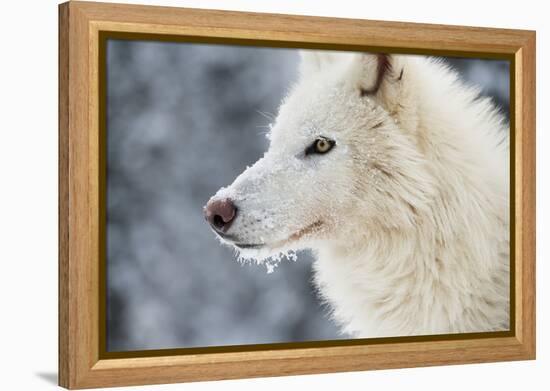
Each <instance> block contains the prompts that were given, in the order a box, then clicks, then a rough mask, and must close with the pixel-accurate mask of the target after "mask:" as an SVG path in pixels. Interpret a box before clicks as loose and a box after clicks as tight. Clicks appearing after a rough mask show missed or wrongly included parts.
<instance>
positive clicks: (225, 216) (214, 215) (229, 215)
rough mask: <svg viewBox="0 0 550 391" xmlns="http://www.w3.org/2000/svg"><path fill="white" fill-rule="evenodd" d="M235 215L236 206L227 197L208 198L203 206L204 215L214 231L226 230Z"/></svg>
mask: <svg viewBox="0 0 550 391" xmlns="http://www.w3.org/2000/svg"><path fill="white" fill-rule="evenodd" d="M236 215H237V208H236V207H235V204H234V203H233V201H231V200H230V199H229V198H226V199H223V200H215V201H212V200H210V201H208V203H207V204H206V206H205V207H204V217H205V218H206V220H207V221H208V222H209V223H210V225H211V226H212V228H214V229H215V230H216V231H221V232H226V231H227V230H228V229H229V227H230V226H231V223H233V220H235V216H236Z"/></svg>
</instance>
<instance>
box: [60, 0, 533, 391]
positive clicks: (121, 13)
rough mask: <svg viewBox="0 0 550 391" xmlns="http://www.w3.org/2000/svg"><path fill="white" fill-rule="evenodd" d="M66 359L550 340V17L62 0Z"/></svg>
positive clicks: (150, 364)
mask: <svg viewBox="0 0 550 391" xmlns="http://www.w3.org/2000/svg"><path fill="white" fill-rule="evenodd" d="M59 76H60V77H59V81H60V89H59V92H60V93H59V191H60V192H59V194H60V197H59V277H60V278H59V328H60V329H59V382H60V385H62V386H64V387H66V388H71V389H72V388H91V387H104V386H123V385H139V384H157V383H170V382H185V381H198V380H214V379H232V378H242V377H258V376H279V375H290V374H307V373H323V372H336V371H355V370H369V369H381V368H401V367H411V366H431V365H444V364H445V365H446V364H459V363H477V362H491V361H505V360H525V359H534V358H535V33H534V32H532V31H521V30H505V29H489V28H478V27H475V28H474V27H458V26H442V25H428V24H413V23H395V22H383V21H368V20H351V19H333V18H317V17H303V16H291V15H272V14H254V13H240V12H228V11H212V10H210V11H207V10H197V9H182V8H168V7H149V6H137V5H119V4H102V3H92V2H73V1H71V2H68V3H64V4H61V5H60V6H59Z"/></svg>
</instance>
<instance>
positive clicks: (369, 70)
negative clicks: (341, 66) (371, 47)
mask: <svg viewBox="0 0 550 391" xmlns="http://www.w3.org/2000/svg"><path fill="white" fill-rule="evenodd" d="M351 73H352V75H351V77H352V80H353V82H355V83H356V84H357V87H358V89H359V92H360V93H361V95H362V96H367V95H376V94H377V93H378V91H379V90H380V88H381V87H382V84H383V82H384V80H385V79H387V78H388V77H389V76H390V74H391V73H392V57H391V56H390V55H389V54H383V53H379V54H371V53H360V54H356V55H355V58H354V59H353V61H352V65H351Z"/></svg>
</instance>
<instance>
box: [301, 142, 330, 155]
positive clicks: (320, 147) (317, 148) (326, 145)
mask: <svg viewBox="0 0 550 391" xmlns="http://www.w3.org/2000/svg"><path fill="white" fill-rule="evenodd" d="M335 144H336V142H335V141H334V140H331V139H328V138H326V137H319V138H318V139H317V140H315V141H314V142H313V144H311V145H310V146H309V147H307V148H306V151H305V154H306V156H307V155H311V154H313V153H316V154H319V155H322V154H324V153H327V152H328V151H330V150H331V149H332V147H334V145H335Z"/></svg>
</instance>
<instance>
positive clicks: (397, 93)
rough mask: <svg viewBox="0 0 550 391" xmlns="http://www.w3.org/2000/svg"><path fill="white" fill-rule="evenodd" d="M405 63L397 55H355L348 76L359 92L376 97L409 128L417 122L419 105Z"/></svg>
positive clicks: (405, 60) (362, 94)
mask: <svg viewBox="0 0 550 391" xmlns="http://www.w3.org/2000/svg"><path fill="white" fill-rule="evenodd" d="M408 64H409V63H407V59H406V58H405V57H403V56H399V55H397V56H396V55H389V54H381V53H380V54H370V53H360V54H355V57H354V58H353V60H352V63H351V69H349V70H348V71H349V72H350V74H349V76H348V77H349V78H350V79H349V80H350V81H351V83H353V88H356V89H357V93H358V94H360V95H361V96H364V97H369V96H372V97H375V98H376V100H377V101H378V103H379V104H381V105H383V106H384V107H385V109H386V110H387V111H388V112H389V113H390V114H391V115H392V116H393V117H394V119H395V120H396V121H398V122H399V123H400V124H401V125H402V126H403V127H404V128H407V129H410V130H411V129H416V128H417V125H418V115H417V110H418V108H417V103H416V102H417V99H416V91H415V89H414V88H413V85H412V84H411V81H410V80H411V78H410V73H409V69H410V68H409V67H408ZM406 67H407V69H405V68H406Z"/></svg>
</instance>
